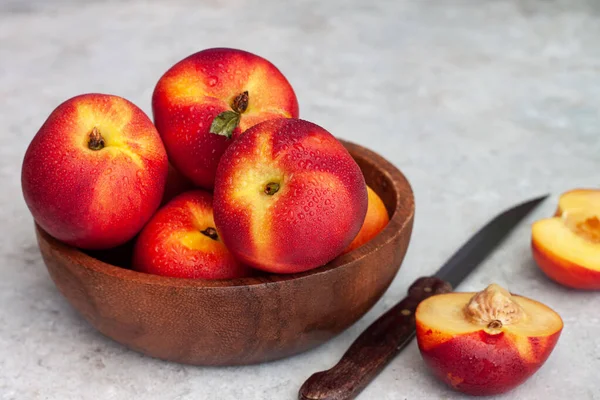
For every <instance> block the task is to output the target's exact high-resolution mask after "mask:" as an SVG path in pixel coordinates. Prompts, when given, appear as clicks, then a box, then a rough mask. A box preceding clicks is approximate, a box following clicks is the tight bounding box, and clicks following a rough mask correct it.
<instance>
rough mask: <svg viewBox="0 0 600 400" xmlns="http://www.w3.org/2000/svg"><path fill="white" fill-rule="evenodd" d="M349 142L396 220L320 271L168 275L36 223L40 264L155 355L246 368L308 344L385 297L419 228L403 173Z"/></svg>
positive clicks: (96, 318) (127, 252) (103, 320)
mask: <svg viewBox="0 0 600 400" xmlns="http://www.w3.org/2000/svg"><path fill="white" fill-rule="evenodd" d="M343 143H344V146H346V148H347V149H348V150H349V151H350V153H351V154H352V156H353V157H354V159H355V160H356V161H357V163H358V164H359V165H360V167H361V169H362V171H363V173H364V175H365V179H366V181H367V184H368V185H369V186H371V187H372V188H373V190H374V191H375V192H376V193H378V194H379V196H380V197H381V198H382V200H383V201H384V203H385V205H386V207H387V209H388V212H389V214H390V222H389V224H388V225H387V227H386V228H385V229H384V230H383V231H382V232H381V233H380V234H379V235H378V236H377V237H375V238H374V239H373V240H371V241H370V242H369V243H367V244H365V245H363V246H362V247H360V248H358V249H356V250H354V251H352V252H350V253H348V254H345V255H342V256H340V257H338V258H336V259H335V260H333V261H332V262H330V263H329V264H327V265H325V266H323V267H320V268H317V269H314V270H312V271H308V272H304V273H299V274H293V275H264V276H260V277H253V278H244V279H235V280H223V281H209V280H192V279H180V278H167V277H161V276H156V275H149V274H144V273H140V272H136V271H132V270H129V269H127V265H128V263H129V260H130V256H131V247H132V246H131V244H129V245H125V246H123V247H122V248H120V249H116V250H114V251H112V252H103V253H99V254H96V255H95V256H92V255H90V254H88V253H85V252H83V251H81V250H79V249H76V248H73V247H70V246H68V245H66V244H64V243H62V242H60V241H58V240H56V239H55V238H53V237H51V236H50V235H48V234H47V233H46V232H44V231H43V230H42V229H41V228H40V227H39V226H36V233H37V239H38V244H39V247H40V249H41V253H42V256H43V259H44V262H45V264H46V266H47V268H48V271H49V273H50V276H51V277H52V280H53V281H54V283H55V284H56V286H57V287H58V289H59V290H60V291H61V293H62V294H63V295H64V297H66V299H67V300H68V301H69V302H70V304H71V305H72V306H73V307H74V308H75V309H76V310H77V311H78V312H79V313H81V315H82V316H83V317H84V318H85V319H86V320H87V321H88V322H89V323H91V324H92V325H93V326H94V327H95V328H96V329H97V330H98V331H100V332H101V333H103V334H104V335H106V336H108V337H109V338H111V339H113V340H115V341H117V342H119V343H121V344H123V345H125V346H127V347H129V348H131V349H133V350H136V351H138V352H141V353H144V354H147V355H149V356H152V357H157V358H160V359H163V360H169V361H174V362H178V363H184V364H195V365H242V364H252V363H259V362H264V361H269V360H275V359H279V358H283V357H287V356H290V355H293V354H297V353H300V352H302V351H305V350H308V349H311V348H313V347H316V346H317V345H319V344H321V343H323V342H325V341H327V340H329V339H331V338H332V337H333V336H335V335H337V334H338V333H340V332H342V331H343V330H344V329H346V328H348V327H349V326H350V325H351V324H353V323H354V322H356V321H357V320H358V319H359V318H361V317H362V316H363V315H364V314H365V313H366V312H367V311H368V310H369V309H370V308H371V307H372V306H373V305H374V304H375V303H376V302H377V300H378V299H379V298H380V297H381V296H382V295H383V293H384V292H385V291H386V289H387V288H388V286H389V285H390V283H391V282H392V280H393V278H394V276H395V275H396V273H397V272H398V270H399V268H400V265H401V263H402V260H403V258H404V255H405V253H406V250H407V248H408V244H409V240H410V236H411V232H412V226H413V215H414V197H413V193H412V190H411V187H410V184H409V183H408V181H407V180H406V178H405V177H404V175H402V173H400V171H399V170H398V169H396V168H395V167H394V166H393V165H392V164H390V163H389V162H388V161H386V160H385V159H383V158H382V157H381V156H379V155H377V154H376V153H374V152H372V151H370V150H368V149H366V148H364V147H361V146H358V145H356V144H351V143H347V142H343ZM307 251H310V249H307ZM100 254H101V255H100ZM99 258H102V259H103V260H104V261H101V260H100V259H99ZM106 261H108V262H111V263H112V264H109V263H108V262H106ZM118 265H120V266H118Z"/></svg>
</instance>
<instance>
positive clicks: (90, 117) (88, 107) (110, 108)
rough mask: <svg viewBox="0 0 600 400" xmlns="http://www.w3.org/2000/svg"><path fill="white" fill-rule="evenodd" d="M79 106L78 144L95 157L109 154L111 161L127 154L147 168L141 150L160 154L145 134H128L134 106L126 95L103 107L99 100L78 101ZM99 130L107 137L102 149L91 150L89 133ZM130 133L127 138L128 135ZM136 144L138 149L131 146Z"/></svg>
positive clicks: (152, 156)
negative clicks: (125, 98)
mask: <svg viewBox="0 0 600 400" xmlns="http://www.w3.org/2000/svg"><path fill="white" fill-rule="evenodd" d="M76 110H77V128H76V129H77V131H78V132H81V135H76V136H75V137H76V140H77V141H78V145H81V146H83V147H84V148H85V149H86V150H87V151H89V154H90V155H94V156H96V157H103V158H104V157H108V161H110V160H112V159H114V158H116V157H120V156H125V157H128V158H129V159H130V160H131V161H132V162H133V163H134V164H135V165H136V166H137V167H139V168H142V169H143V168H145V167H146V165H145V164H144V160H143V159H142V157H141V156H140V153H141V154H144V155H148V156H149V157H150V158H155V156H156V155H157V154H158V152H157V149H155V148H154V147H153V146H152V145H150V144H149V142H148V140H147V139H146V135H137V137H136V136H134V135H125V134H124V132H126V131H127V130H128V129H130V126H129V123H130V122H131V118H132V116H133V114H132V110H131V107H130V105H129V104H128V103H126V102H125V101H124V100H123V99H120V98H113V99H111V101H110V102H107V103H106V104H105V107H104V108H103V109H101V110H99V109H98V106H97V104H93V103H91V104H88V103H86V102H80V103H78V104H77V105H76ZM94 128H95V129H96V130H97V132H99V133H100V135H101V137H102V139H103V140H104V147H103V148H102V149H101V150H99V151H98V150H91V149H90V148H89V142H90V134H91V133H92V131H93V130H94ZM126 137H127V140H125V138H126ZM132 145H135V147H136V150H134V149H133V148H132Z"/></svg>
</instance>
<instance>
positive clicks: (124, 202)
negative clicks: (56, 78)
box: [21, 93, 168, 249]
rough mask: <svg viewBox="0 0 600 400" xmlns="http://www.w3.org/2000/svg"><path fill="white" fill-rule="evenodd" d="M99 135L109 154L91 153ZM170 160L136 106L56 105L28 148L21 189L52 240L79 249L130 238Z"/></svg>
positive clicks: (81, 100)
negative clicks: (92, 138) (94, 138)
mask: <svg viewBox="0 0 600 400" xmlns="http://www.w3.org/2000/svg"><path fill="white" fill-rule="evenodd" d="M94 127H97V128H99V130H100V133H101V134H102V135H103V137H104V138H105V142H106V147H105V148H103V149H101V150H98V151H93V150H91V149H89V147H88V146H87V144H88V141H89V134H90V132H91V131H92V129H93V128H94ZM167 168H168V161H167V154H166V151H165V148H164V146H163V144H162V142H161V140H160V136H159V135H158V132H157V131H156V129H155V128H154V125H153V124H152V121H151V120H150V119H149V118H148V117H147V116H146V114H144V112H143V111H142V110H141V109H139V108H138V107H137V106H135V105H134V104H133V103H131V102H129V101H127V100H125V99H123V98H121V97H118V96H112V95H105V94H96V93H91V94H83V95H80V96H76V97H73V98H71V99H69V100H66V101H65V102H63V103H62V104H60V105H59V106H58V107H57V108H56V109H55V110H54V111H52V113H51V114H50V116H49V117H48V119H47V120H46V121H45V122H44V124H43V125H42V127H41V128H40V129H39V131H38V132H37V133H36V135H35V137H34V138H33V140H32V141H31V143H30V145H29V147H28V148H27V151H26V153H25V157H24V160H23V165H22V170H21V186H22V190H23V196H24V198H25V202H26V203H27V206H28V207H29V210H30V211H31V214H32V215H33V218H34V219H35V221H36V222H37V223H38V224H39V225H40V226H41V227H42V228H43V229H44V230H45V231H46V232H48V233H49V234H50V235H52V236H54V237H55V238H57V239H59V240H61V241H63V242H65V243H67V244H70V245H73V246H76V247H80V248H84V249H107V248H112V247H115V246H118V245H120V244H123V243H125V242H127V241H128V240H130V239H132V238H133V237H134V236H135V235H136V234H137V233H138V232H139V231H140V230H141V229H142V227H143V226H144V224H145V223H146V222H147V221H148V220H149V219H150V217H151V216H152V214H154V212H155V211H156V209H157V208H158V206H159V204H160V201H161V198H162V195H163V191H164V187H165V180H166V176H167Z"/></svg>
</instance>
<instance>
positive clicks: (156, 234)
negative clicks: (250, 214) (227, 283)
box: [133, 190, 252, 279]
mask: <svg viewBox="0 0 600 400" xmlns="http://www.w3.org/2000/svg"><path fill="white" fill-rule="evenodd" d="M212 202H213V198H212V195H211V194H210V193H208V192H206V191H203V190H191V191H188V192H184V193H182V194H180V195H178V196H176V197H175V198H174V199H172V200H171V201H169V202H168V203H167V204H166V205H165V206H163V207H162V208H161V209H160V210H158V212H157V213H156V215H154V216H153V217H152V219H151V220H150V222H148V224H147V225H146V226H145V227H144V229H143V230H142V232H141V233H140V235H139V237H138V239H137V241H136V243H135V248H134V255H133V268H134V269H135V270H137V271H140V272H146V273H150V274H155V275H161V276H170V277H176V278H190V279H200V278H201V279H233V278H241V277H244V276H249V275H251V274H252V270H251V269H250V268H249V267H247V266H245V265H243V264H242V263H240V262H238V261H237V260H236V259H235V258H234V257H233V255H232V254H231V253H230V252H229V251H228V250H227V248H226V247H225V245H224V244H223V241H222V240H221V238H220V235H219V233H218V231H217V230H216V228H215V223H214V219H213V208H212V207H213V205H212Z"/></svg>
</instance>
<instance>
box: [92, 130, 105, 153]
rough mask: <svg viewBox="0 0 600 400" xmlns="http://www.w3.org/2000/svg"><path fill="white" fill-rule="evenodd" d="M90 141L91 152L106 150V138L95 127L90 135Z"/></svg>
mask: <svg viewBox="0 0 600 400" xmlns="http://www.w3.org/2000/svg"><path fill="white" fill-rule="evenodd" d="M89 138H90V140H89V141H88V147H89V148H90V150H94V151H96V150H102V149H103V148H104V144H105V143H104V138H103V137H102V134H101V133H100V131H99V130H98V128H96V127H94V128H93V129H92V131H91V132H90V135H89Z"/></svg>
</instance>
